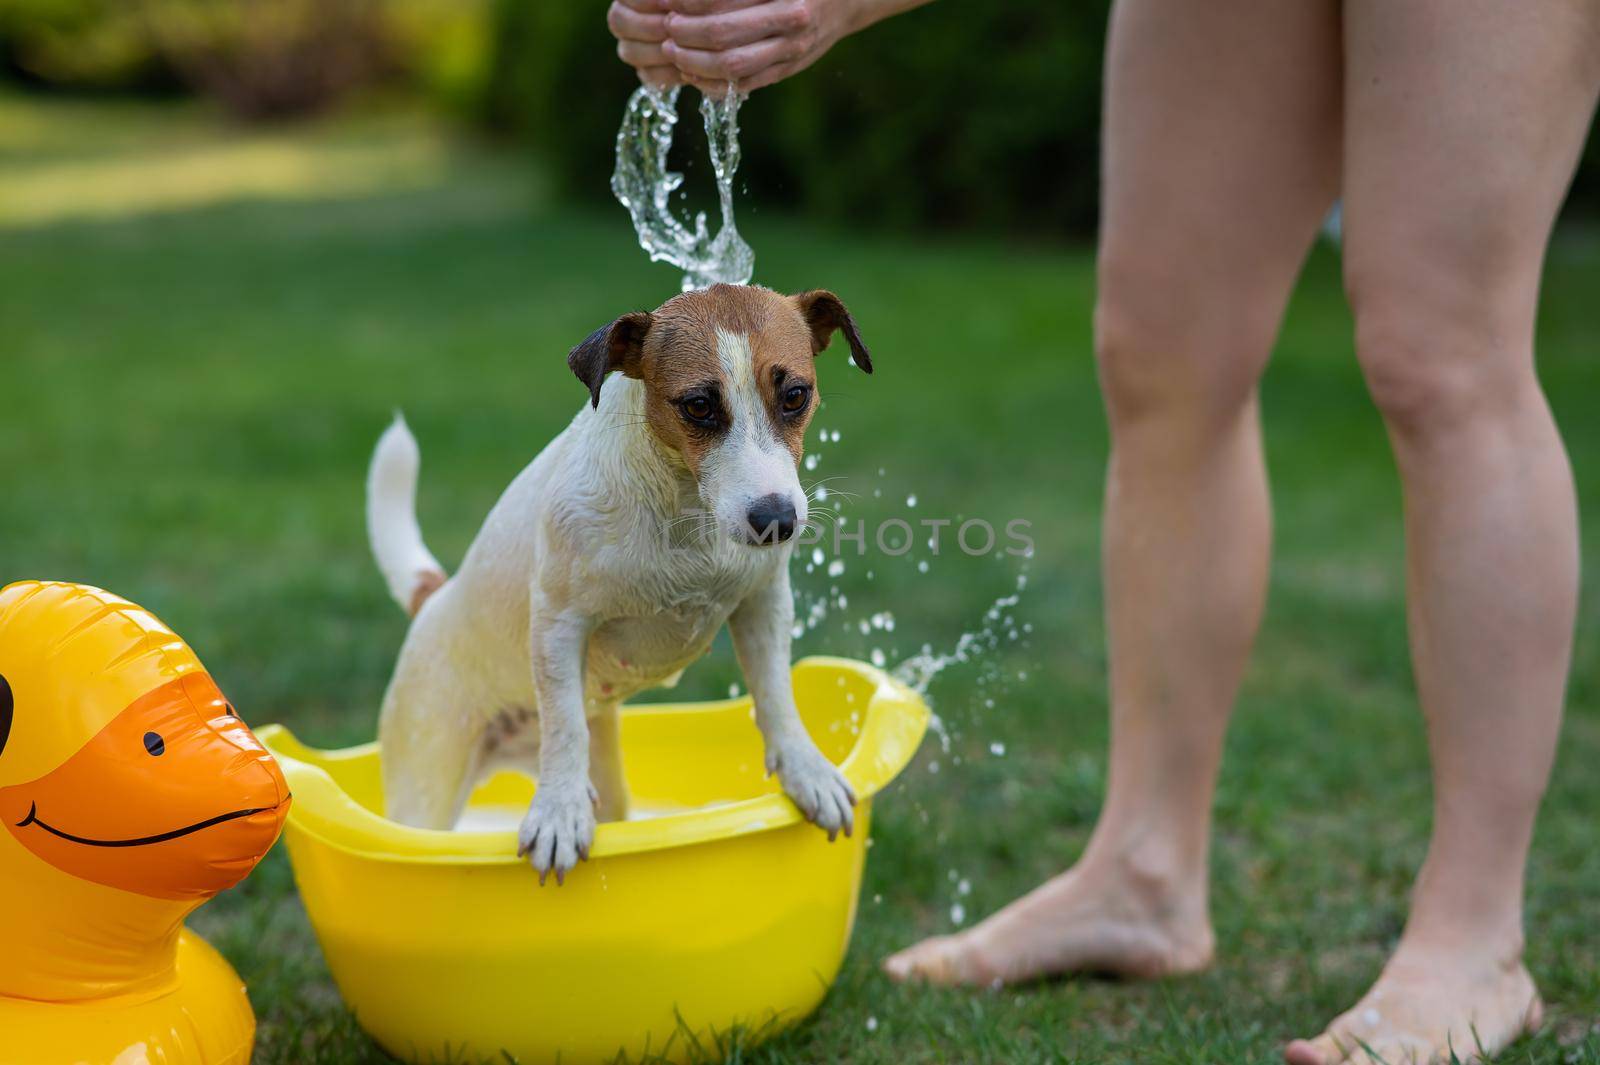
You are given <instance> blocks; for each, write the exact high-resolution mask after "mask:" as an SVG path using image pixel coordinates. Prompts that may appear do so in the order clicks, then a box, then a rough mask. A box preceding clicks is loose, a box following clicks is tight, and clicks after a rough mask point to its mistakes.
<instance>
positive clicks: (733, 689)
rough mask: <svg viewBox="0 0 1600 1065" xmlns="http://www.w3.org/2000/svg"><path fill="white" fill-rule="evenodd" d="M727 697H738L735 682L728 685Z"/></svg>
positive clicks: (737, 688)
mask: <svg viewBox="0 0 1600 1065" xmlns="http://www.w3.org/2000/svg"><path fill="white" fill-rule="evenodd" d="M728 698H730V699H737V698H739V686H738V685H737V684H730V685H728Z"/></svg>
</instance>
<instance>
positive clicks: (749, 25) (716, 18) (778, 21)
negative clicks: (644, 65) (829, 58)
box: [663, 0, 811, 52]
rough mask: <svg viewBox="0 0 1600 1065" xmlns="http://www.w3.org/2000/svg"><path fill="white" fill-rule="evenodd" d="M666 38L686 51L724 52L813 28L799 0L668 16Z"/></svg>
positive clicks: (781, 0)
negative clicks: (687, 49) (703, 13)
mask: <svg viewBox="0 0 1600 1065" xmlns="http://www.w3.org/2000/svg"><path fill="white" fill-rule="evenodd" d="M663 21H664V22H665V23H666V33H665V35H664V36H666V37H670V38H671V39H672V40H673V42H674V43H676V44H679V45H682V46H684V47H686V48H704V49H707V50H708V51H713V52H725V51H727V50H728V49H730V48H737V47H739V46H740V45H743V44H754V43H755V42H756V41H762V40H766V39H767V38H768V37H786V36H789V35H791V34H796V33H800V32H802V31H803V30H805V29H807V28H808V27H809V26H810V25H811V19H810V15H809V13H808V10H807V8H806V7H805V6H804V5H803V4H801V3H799V2H798V0H772V2H769V3H765V4H757V5H756V6H754V7H746V8H740V9H739V10H738V11H730V12H726V13H721V14H716V15H680V14H677V13H676V12H674V13H672V14H670V15H667V16H666V17H665V19H664V20H663Z"/></svg>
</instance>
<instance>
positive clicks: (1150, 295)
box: [1094, 281, 1272, 431]
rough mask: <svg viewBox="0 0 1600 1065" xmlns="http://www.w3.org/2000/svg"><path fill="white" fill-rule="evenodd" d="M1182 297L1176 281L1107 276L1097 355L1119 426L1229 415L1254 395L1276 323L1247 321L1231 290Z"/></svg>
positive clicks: (1109, 410)
mask: <svg viewBox="0 0 1600 1065" xmlns="http://www.w3.org/2000/svg"><path fill="white" fill-rule="evenodd" d="M1174 296H1175V293H1174V292H1173V290H1172V286H1171V285H1170V282H1169V283H1167V284H1155V285H1151V286H1148V287H1145V288H1144V290H1143V291H1139V292H1137V293H1134V292H1128V291H1126V290H1125V289H1123V288H1121V287H1118V286H1108V285H1106V284H1105V283H1104V281H1102V286H1101V291H1100V298H1099V301H1098V303H1097V305H1096V307H1095V321H1094V333H1095V337H1094V347H1095V361H1096V364H1097V366H1098V369H1099V373H1100V387H1101V391H1102V392H1103V394H1104V396H1105V403H1106V411H1107V414H1108V416H1109V418H1110V421H1111V424H1112V428H1113V430H1114V431H1116V430H1122V429H1127V428H1131V427H1134V426H1137V425H1139V424H1143V423H1149V422H1158V423H1171V422H1183V423H1196V424H1204V423H1212V422H1220V421H1229V420H1231V419H1233V418H1235V417H1237V415H1238V414H1239V412H1241V411H1242V410H1244V409H1245V407H1246V406H1247V405H1248V403H1249V402H1250V399H1251V397H1252V396H1253V395H1254V392H1255V386H1256V381H1257V379H1258V378H1259V376H1260V374H1261V370H1262V368H1263V367H1264V366H1265V365H1266V361H1267V356H1268V353H1269V352H1270V350H1271V346H1272V335H1271V330H1270V328H1268V329H1259V328H1252V327H1251V326H1249V325H1241V324H1239V322H1238V318H1237V316H1236V312H1237V310H1238V308H1237V306H1229V305H1228V302H1227V299H1226V297H1223V296H1219V297H1218V298H1217V300H1216V301H1215V302H1210V301H1192V300H1191V301H1185V300H1183V299H1181V298H1177V299H1174ZM1225 319H1232V321H1230V322H1228V323H1227V324H1223V322H1224V320H1225Z"/></svg>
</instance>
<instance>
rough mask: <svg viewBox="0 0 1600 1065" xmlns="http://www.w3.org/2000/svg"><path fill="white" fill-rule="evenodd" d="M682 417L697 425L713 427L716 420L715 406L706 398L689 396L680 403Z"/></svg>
mask: <svg viewBox="0 0 1600 1065" xmlns="http://www.w3.org/2000/svg"><path fill="white" fill-rule="evenodd" d="M678 406H679V408H680V409H681V410H682V411H683V416H684V417H685V418H688V419H689V420H690V421H691V422H694V423H696V424H698V425H713V424H715V423H716V420H717V405H716V404H715V403H713V402H711V399H710V398H709V397H707V396H690V397H689V398H687V399H685V400H684V401H683V402H682V403H680V404H679V405H678Z"/></svg>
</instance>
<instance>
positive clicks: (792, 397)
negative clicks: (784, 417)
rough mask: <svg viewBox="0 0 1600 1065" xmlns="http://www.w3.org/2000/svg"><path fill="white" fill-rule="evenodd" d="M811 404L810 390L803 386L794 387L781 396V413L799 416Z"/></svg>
mask: <svg viewBox="0 0 1600 1065" xmlns="http://www.w3.org/2000/svg"><path fill="white" fill-rule="evenodd" d="M810 402H811V389H809V388H807V387H806V386H805V385H795V386H794V387H793V388H791V389H789V390H788V391H787V392H785V393H784V394H783V404H782V406H783V413H785V414H799V413H800V412H801V411H803V410H805V409H806V405H807V404H808V403H810Z"/></svg>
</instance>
